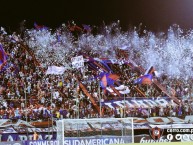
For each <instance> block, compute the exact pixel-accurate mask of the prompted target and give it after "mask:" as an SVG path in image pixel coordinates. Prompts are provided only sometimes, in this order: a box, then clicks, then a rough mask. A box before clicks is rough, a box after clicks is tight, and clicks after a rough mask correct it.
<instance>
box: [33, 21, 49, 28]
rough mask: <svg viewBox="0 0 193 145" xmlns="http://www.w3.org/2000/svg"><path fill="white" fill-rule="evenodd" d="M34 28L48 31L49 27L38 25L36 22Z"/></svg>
mask: <svg viewBox="0 0 193 145" xmlns="http://www.w3.org/2000/svg"><path fill="white" fill-rule="evenodd" d="M34 27H35V28H36V29H37V30H47V29H48V27H46V26H44V25H38V24H37V23H36V22H34Z"/></svg>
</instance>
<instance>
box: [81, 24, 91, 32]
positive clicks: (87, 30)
mask: <svg viewBox="0 0 193 145" xmlns="http://www.w3.org/2000/svg"><path fill="white" fill-rule="evenodd" d="M82 26H83V29H84V30H85V31H86V32H91V30H92V29H91V27H90V26H89V25H85V24H82Z"/></svg>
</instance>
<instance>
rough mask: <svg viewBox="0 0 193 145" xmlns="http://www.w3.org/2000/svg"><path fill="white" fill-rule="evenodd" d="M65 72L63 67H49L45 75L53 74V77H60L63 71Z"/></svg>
mask: <svg viewBox="0 0 193 145" xmlns="http://www.w3.org/2000/svg"><path fill="white" fill-rule="evenodd" d="M65 70H66V68H65V67H62V66H61V67H58V66H49V67H48V69H47V71H46V75H48V74H55V75H61V74H63V73H64V71H65Z"/></svg>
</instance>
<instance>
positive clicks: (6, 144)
mask: <svg viewBox="0 0 193 145" xmlns="http://www.w3.org/2000/svg"><path fill="white" fill-rule="evenodd" d="M0 145H23V143H22V142H20V141H14V142H0Z"/></svg>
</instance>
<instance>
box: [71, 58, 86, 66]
mask: <svg viewBox="0 0 193 145" xmlns="http://www.w3.org/2000/svg"><path fill="white" fill-rule="evenodd" d="M71 62H72V68H81V67H84V58H83V56H82V55H80V56H77V57H72V58H71Z"/></svg>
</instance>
